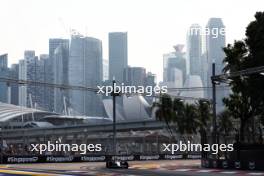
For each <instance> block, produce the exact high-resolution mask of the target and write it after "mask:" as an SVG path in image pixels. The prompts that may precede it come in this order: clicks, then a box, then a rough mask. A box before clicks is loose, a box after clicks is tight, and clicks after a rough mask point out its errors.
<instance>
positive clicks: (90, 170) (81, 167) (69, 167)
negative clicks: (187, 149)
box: [0, 160, 264, 176]
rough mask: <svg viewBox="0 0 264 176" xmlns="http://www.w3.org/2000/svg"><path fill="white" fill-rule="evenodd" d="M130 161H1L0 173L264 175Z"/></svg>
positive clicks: (195, 162)
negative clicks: (114, 164) (117, 164)
mask: <svg viewBox="0 0 264 176" xmlns="http://www.w3.org/2000/svg"><path fill="white" fill-rule="evenodd" d="M129 165H130V167H129V169H106V168H105V163H102V162H93V163H91V162H89V163H56V164H54V163H45V164H12V165H0V176H2V175H20V176H21V175H32V176H45V175H47V176H59V175H60V176H62V175H88V176H90V175H91V176H94V175H95V176H139V175H145V176H156V175H157V176H174V175H176V176H186V175H188V176H195V175H197V176H215V175H216V176H218V175H219V176H226V175H230V176H232V175H236V176H254V175H255V176H260V175H263V176H264V172H256V171H239V170H220V169H204V168H201V167H200V161H199V160H173V161H169V160H166V161H133V162H129Z"/></svg>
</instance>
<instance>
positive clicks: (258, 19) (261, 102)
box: [223, 12, 264, 142]
mask: <svg viewBox="0 0 264 176" xmlns="http://www.w3.org/2000/svg"><path fill="white" fill-rule="evenodd" d="M223 50H224V52H225V55H226V57H225V59H224V64H225V67H224V69H223V71H224V72H225V73H229V72H236V71H240V70H245V69H248V68H254V67H260V66H264V12H257V13H256V14H255V20H254V21H252V22H251V23H250V24H249V25H248V26H247V28H246V38H245V39H244V40H240V41H235V42H234V44H233V45H231V44H228V45H227V47H225V48H224V49H223ZM230 85H231V89H232V94H230V96H229V97H228V98H224V100H223V102H224V104H225V106H226V107H227V109H228V111H229V113H230V115H231V116H233V117H234V118H237V119H239V120H240V130H239V131H240V140H241V141H242V142H244V141H245V133H247V132H248V131H246V129H247V126H248V125H249V124H250V123H251V122H252V118H255V117H257V118H258V119H260V120H262V123H263V122H264V120H263V115H264V113H263V109H264V76H263V75H261V74H260V73H255V74H251V75H247V76H238V77H234V78H231V82H230ZM252 125H253V124H252ZM252 129H254V128H253V127H252Z"/></svg>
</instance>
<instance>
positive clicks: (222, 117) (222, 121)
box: [218, 110, 234, 158]
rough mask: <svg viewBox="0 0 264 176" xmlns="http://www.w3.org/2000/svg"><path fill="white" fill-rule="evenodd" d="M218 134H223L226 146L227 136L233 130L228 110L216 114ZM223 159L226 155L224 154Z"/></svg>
mask: <svg viewBox="0 0 264 176" xmlns="http://www.w3.org/2000/svg"><path fill="white" fill-rule="evenodd" d="M218 120H219V121H218V132H219V133H220V134H223V137H224V142H225V144H227V136H228V135H230V134H231V132H232V131H233V130H234V125H233V122H232V116H231V113H230V112H229V111H228V110H224V111H222V112H220V113H219V114H218ZM225 158H227V153H226V152H225Z"/></svg>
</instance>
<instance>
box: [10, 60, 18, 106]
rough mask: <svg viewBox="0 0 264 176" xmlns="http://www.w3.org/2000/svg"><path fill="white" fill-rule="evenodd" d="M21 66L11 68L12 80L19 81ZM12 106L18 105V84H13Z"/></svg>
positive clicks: (13, 65)
mask: <svg viewBox="0 0 264 176" xmlns="http://www.w3.org/2000/svg"><path fill="white" fill-rule="evenodd" d="M18 73H19V65H18V64H12V65H11V68H10V73H9V77H10V78H11V79H18ZM10 87H11V104H14V105H18V96H19V95H18V84H11V85H10Z"/></svg>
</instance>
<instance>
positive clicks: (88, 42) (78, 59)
mask: <svg viewBox="0 0 264 176" xmlns="http://www.w3.org/2000/svg"><path fill="white" fill-rule="evenodd" d="M102 67H103V61H102V42H101V41H100V40H99V39H96V38H92V37H84V36H81V35H73V36H72V39H71V44H70V57H69V78H68V79H69V84H70V85H76V86H85V87H94V88H96V87H97V85H100V84H102V79H103V70H102ZM70 106H71V108H72V110H73V113H76V114H80V115H89V116H102V114H103V110H102V109H103V105H102V101H101V96H100V95H97V94H95V92H91V91H80V90H71V91H70Z"/></svg>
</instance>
